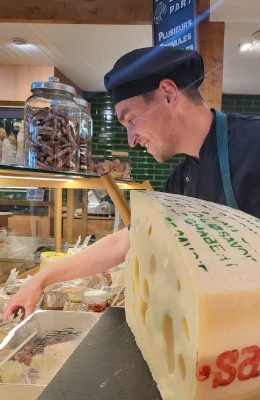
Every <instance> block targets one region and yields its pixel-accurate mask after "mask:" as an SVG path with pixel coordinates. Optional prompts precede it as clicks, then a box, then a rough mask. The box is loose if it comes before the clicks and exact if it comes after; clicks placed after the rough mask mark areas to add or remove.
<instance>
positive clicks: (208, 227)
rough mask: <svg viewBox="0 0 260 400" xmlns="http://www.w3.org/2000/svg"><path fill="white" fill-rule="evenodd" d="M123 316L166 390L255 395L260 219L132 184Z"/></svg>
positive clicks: (198, 397) (171, 393) (178, 397)
mask: <svg viewBox="0 0 260 400" xmlns="http://www.w3.org/2000/svg"><path fill="white" fill-rule="evenodd" d="M131 206H132V223H131V231H130V243H131V246H130V250H129V253H128V255H127V259H126V260H127V262H126V269H125V278H126V292H125V296H126V316H127V322H128V324H129V326H130V328H131V329H132V331H133V333H134V335H135V338H136V342H137V344H138V346H139V348H140V349H141V351H142V354H143V356H144V358H145V360H146V361H147V363H148V365H149V367H150V370H151V372H152V375H153V377H154V379H155V381H156V382H157V384H158V388H159V390H160V392H161V395H162V398H163V400H209V399H210V400H220V399H221V400H222V399H229V400H240V399H244V400H255V396H259V397H258V398H260V365H259V364H260V349H259V346H260V338H258V336H259V331H260V322H258V321H259V315H260V246H259V245H258V241H259V240H258V236H259V234H260V221H259V220H257V219H256V218H254V217H251V216H249V215H247V214H244V213H242V212H240V211H236V210H232V209H230V208H228V207H225V206H220V205H216V204H213V203H208V202H204V201H202V200H197V199H191V198H187V197H184V196H178V195H169V194H163V193H156V192H145V193H143V192H132V193H131Z"/></svg>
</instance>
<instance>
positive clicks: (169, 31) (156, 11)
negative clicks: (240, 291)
mask: <svg viewBox="0 0 260 400" xmlns="http://www.w3.org/2000/svg"><path fill="white" fill-rule="evenodd" d="M153 17H154V20H153V30H154V44H155V46H173V47H176V48H179V49H182V50H196V49H197V34H196V26H195V23H194V21H195V18H196V0H153Z"/></svg>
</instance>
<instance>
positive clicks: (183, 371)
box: [179, 354, 186, 380]
mask: <svg viewBox="0 0 260 400" xmlns="http://www.w3.org/2000/svg"><path fill="white" fill-rule="evenodd" d="M179 368H180V373H181V377H182V379H183V380H185V379H186V366H185V361H184V358H183V355H182V354H180V355H179Z"/></svg>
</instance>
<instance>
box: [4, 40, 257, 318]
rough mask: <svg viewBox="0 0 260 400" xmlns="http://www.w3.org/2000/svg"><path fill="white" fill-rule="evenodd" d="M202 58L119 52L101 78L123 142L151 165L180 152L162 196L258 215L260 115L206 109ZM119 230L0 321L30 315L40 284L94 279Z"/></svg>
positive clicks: (39, 279)
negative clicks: (140, 148) (175, 195)
mask: <svg viewBox="0 0 260 400" xmlns="http://www.w3.org/2000/svg"><path fill="white" fill-rule="evenodd" d="M203 79H204V67H203V60H202V58H201V56H200V54H199V53H197V52H194V51H186V50H176V49H174V48H172V47H153V48H145V49H138V50H135V51H133V52H131V53H128V54H126V55H125V56H123V57H122V58H121V59H119V60H118V62H117V63H116V64H115V66H114V68H113V69H112V70H111V71H110V72H109V73H108V74H106V76H105V86H106V88H107V90H108V91H110V92H111V93H112V94H113V99H114V104H115V109H116V113H117V116H118V118H119V120H120V122H121V123H122V124H123V125H124V126H125V127H126V130H127V135H128V141H129V145H130V146H131V147H134V146H136V144H138V143H139V144H140V145H141V146H143V147H146V148H147V151H148V152H149V153H150V154H152V155H153V156H154V158H155V159H156V160H157V161H158V162H164V161H165V160H167V159H169V158H171V157H172V156H174V155H175V154H178V153H181V154H183V153H185V154H187V158H186V160H185V161H184V162H183V163H182V164H180V165H179V166H178V167H177V168H176V169H175V170H174V171H173V173H172V175H171V176H170V178H169V179H168V181H167V184H166V186H165V188H164V191H166V192H170V193H178V194H182V195H186V196H191V197H197V198H201V199H204V200H208V201H212V202H215V203H220V204H227V205H229V206H231V207H234V208H239V209H240V210H242V211H244V212H247V213H249V214H252V215H254V216H256V217H259V216H260V207H259V203H260V182H259V178H260V163H259V160H258V158H259V154H260V117H249V116H242V115H231V116H229V117H228V118H227V117H226V116H225V115H224V114H222V113H219V112H218V111H216V110H210V109H209V108H208V107H207V105H206V104H205V102H204V100H203V98H202V97H201V95H200V92H199V90H198V87H199V86H200V84H201V83H202V81H203ZM129 245H130V244H129V233H128V229H127V228H125V229H123V230H122V231H120V232H116V233H115V234H113V235H110V236H109V237H106V238H104V239H102V240H100V241H98V242H97V243H95V244H94V245H92V246H90V247H89V248H87V249H86V250H85V251H82V252H80V253H78V254H77V255H75V256H74V257H73V258H70V259H67V260H66V261H63V262H61V263H59V265H57V266H55V267H52V268H50V269H49V270H47V271H42V272H40V273H38V274H37V275H36V276H35V277H33V278H32V279H31V280H30V281H29V282H28V283H27V285H26V286H25V287H24V288H22V289H21V290H20V291H19V292H18V293H17V294H16V295H15V296H14V297H13V298H12V299H11V300H10V302H9V304H8V307H7V310H6V312H5V315H4V320H6V319H7V317H8V316H9V315H10V314H11V313H13V312H15V311H17V309H19V308H23V309H24V311H25V316H26V317H27V316H28V315H29V314H31V313H32V312H33V311H34V309H35V305H36V304H37V302H38V301H39V299H40V297H41V294H42V291H43V289H44V288H45V287H46V286H49V285H51V284H53V283H56V282H60V281H67V280H69V279H75V278H80V277H84V276H87V275H92V274H96V273H98V272H101V271H103V270H104V269H110V268H112V267H114V266H116V265H118V264H120V263H122V262H123V261H124V259H125V256H126V253H127V251H128V249H129Z"/></svg>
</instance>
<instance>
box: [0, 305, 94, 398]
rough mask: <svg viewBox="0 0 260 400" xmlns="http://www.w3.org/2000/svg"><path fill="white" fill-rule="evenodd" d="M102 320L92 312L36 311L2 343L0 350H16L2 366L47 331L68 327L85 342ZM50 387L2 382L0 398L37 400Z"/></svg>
mask: <svg viewBox="0 0 260 400" xmlns="http://www.w3.org/2000/svg"><path fill="white" fill-rule="evenodd" d="M99 318H100V314H97V313H92V312H88V313H86V312H67V311H42V310H39V311H36V312H35V313H34V314H33V315H31V316H30V317H28V318H27V319H26V320H24V321H23V322H22V323H21V324H20V325H19V326H17V327H16V328H15V329H13V330H12V331H11V332H10V333H9V334H8V335H7V336H6V338H5V339H4V341H3V342H2V343H1V345H0V350H8V349H10V348H12V349H13V351H12V352H11V353H10V354H9V355H8V356H7V357H6V358H5V359H4V360H3V361H2V362H1V363H0V368H1V366H2V365H4V363H5V362H6V361H9V360H12V359H13V358H14V356H15V354H16V353H18V351H20V350H22V349H23V348H24V347H25V346H26V344H27V343H28V342H29V341H31V340H33V339H34V338H35V337H36V336H37V337H41V336H42V335H43V334H44V332H46V331H59V330H63V329H64V328H67V327H73V328H74V329H75V330H77V331H81V332H82V335H81V340H82V339H83V338H84V337H85V336H86V335H87V333H88V332H89V331H90V330H91V329H92V327H93V326H94V325H95V324H96V322H97V321H98V319H99ZM79 344H80V341H77V347H78V345H79ZM73 351H75V349H74V350H73ZM70 355H71V353H69V354H66V358H65V359H64V362H65V361H66V360H67V359H68V358H69V357H70ZM63 364H64V363H63ZM63 364H61V365H60V366H59V368H61V367H62V366H63ZM47 384H48V382H47V383H46V384H44V385H36V384H34V385H32V384H28V385H23V384H11V383H10V384H4V383H0V399H5V398H6V399H7V398H8V400H36V399H37V398H38V396H39V395H40V393H41V392H42V391H43V390H44V388H45V387H46V385H47Z"/></svg>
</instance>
